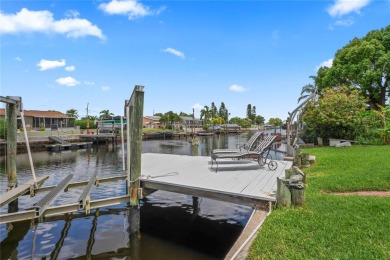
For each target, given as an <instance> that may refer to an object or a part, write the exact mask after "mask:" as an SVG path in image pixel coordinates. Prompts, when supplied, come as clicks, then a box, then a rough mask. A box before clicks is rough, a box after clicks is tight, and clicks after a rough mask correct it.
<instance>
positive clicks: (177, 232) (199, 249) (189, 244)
mask: <svg viewBox="0 0 390 260" xmlns="http://www.w3.org/2000/svg"><path fill="white" fill-rule="evenodd" d="M251 134H252V133H251V132H249V133H242V134H238V135H220V136H211V137H210V136H208V137H206V136H205V137H198V139H199V146H192V145H191V143H190V142H189V141H188V140H151V141H144V142H143V148H142V149H143V153H168V154H181V155H193V156H198V155H210V151H211V150H212V149H213V148H235V147H236V144H237V143H244V142H245V141H246V140H248V139H249V138H250V136H251ZM274 156H276V155H274ZM32 157H33V160H34V166H35V172H36V175H37V176H43V175H50V178H49V179H48V180H46V181H45V183H44V185H43V186H52V185H56V184H57V183H59V182H60V181H61V180H62V179H63V178H64V177H65V176H66V175H68V174H73V175H74V177H73V180H72V182H76V181H87V180H89V176H90V175H91V174H92V173H93V172H94V171H97V172H98V174H97V176H98V178H107V177H112V176H117V175H121V174H122V149H121V147H120V145H118V146H117V147H113V146H106V145H100V146H93V147H92V148H90V149H82V150H76V151H62V152H35V153H33V154H32ZM0 162H1V164H0V193H3V192H4V191H5V190H6V187H7V176H6V173H5V172H6V170H5V158H0ZM17 172H18V182H19V183H24V182H26V181H28V180H31V179H32V177H31V176H32V175H31V170H30V166H29V161H28V156H27V154H20V155H17ZM82 190H83V188H82V187H81V188H74V189H69V191H68V192H64V193H62V194H61V195H60V196H59V197H58V198H57V199H56V200H55V201H54V202H52V204H51V205H61V204H66V203H74V202H75V201H77V199H78V197H79V196H80V194H81V193H82ZM125 193H126V191H125V182H124V181H117V182H111V183H104V184H101V185H100V186H98V187H96V186H94V187H93V188H92V190H91V194H90V196H91V199H92V200H95V199H102V198H107V197H112V196H120V195H125ZM44 195H45V194H38V195H37V196H35V197H32V198H30V197H29V196H23V197H21V198H20V199H19V210H24V209H27V208H28V207H31V206H32V205H33V203H35V202H37V201H39V200H40V199H41V198H42V197H43V196H44ZM7 210H8V207H7V206H4V207H2V208H0V212H1V213H6V212H7ZM251 213H252V209H251V208H249V207H245V206H240V205H235V204H230V203H224V202H219V201H214V200H209V199H205V198H196V197H192V196H187V195H182V194H176V193H170V192H164V191H157V192H155V193H153V194H151V195H149V196H148V197H146V198H145V199H143V201H142V205H141V238H140V239H136V238H132V237H130V236H129V232H128V226H129V218H128V216H129V210H128V208H127V205H126V204H122V205H118V206H111V207H106V208H100V209H99V210H92V212H91V214H90V215H88V216H86V215H85V213H84V212H82V211H80V212H77V213H74V214H67V215H62V216H56V217H51V218H47V219H45V220H44V222H43V223H35V224H32V222H31V221H24V222H17V223H14V224H12V225H8V224H7V225H5V224H3V225H0V241H1V242H0V259H90V258H92V259H222V258H223V257H224V256H225V254H226V253H227V252H228V250H229V249H230V247H231V246H232V244H233V243H234V242H235V240H236V239H237V237H238V236H239V234H240V233H241V231H242V229H243V227H244V225H245V224H246V222H247V221H248V219H249V217H250V215H251Z"/></svg>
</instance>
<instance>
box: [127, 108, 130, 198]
mask: <svg viewBox="0 0 390 260" xmlns="http://www.w3.org/2000/svg"><path fill="white" fill-rule="evenodd" d="M126 119H127V120H126V126H127V127H126V128H127V133H126V137H127V169H126V171H127V181H128V182H127V186H128V187H130V180H131V179H130V104H127V106H126ZM129 193H130V189H129Z"/></svg>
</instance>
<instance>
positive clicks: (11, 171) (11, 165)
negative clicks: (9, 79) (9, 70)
mask: <svg viewBox="0 0 390 260" xmlns="http://www.w3.org/2000/svg"><path fill="white" fill-rule="evenodd" d="M0 98H1V101H2V102H5V103H6V104H7V114H6V116H7V152H6V153H7V161H6V168H7V176H8V188H7V189H8V190H12V189H13V188H15V187H17V186H18V176H17V173H16V153H17V138H18V136H17V118H16V116H17V114H16V113H17V111H18V109H20V107H21V98H20V97H9V96H7V97H0ZM16 211H18V199H16V200H14V201H12V202H11V203H9V204H8V212H9V213H11V212H16Z"/></svg>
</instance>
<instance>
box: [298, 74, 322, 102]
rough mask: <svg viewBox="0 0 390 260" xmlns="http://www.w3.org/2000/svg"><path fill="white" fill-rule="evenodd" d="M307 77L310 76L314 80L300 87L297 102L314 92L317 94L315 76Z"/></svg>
mask: <svg viewBox="0 0 390 260" xmlns="http://www.w3.org/2000/svg"><path fill="white" fill-rule="evenodd" d="M309 78H311V79H312V80H313V81H314V84H306V85H304V86H303V87H302V90H301V96H300V97H299V98H298V103H299V102H301V100H305V99H306V98H308V97H309V96H311V95H312V94H314V93H316V94H318V92H319V91H318V87H317V85H316V84H315V81H316V77H315V76H310V77H309Z"/></svg>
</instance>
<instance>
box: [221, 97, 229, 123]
mask: <svg viewBox="0 0 390 260" xmlns="http://www.w3.org/2000/svg"><path fill="white" fill-rule="evenodd" d="M219 117H222V118H223V120H225V122H228V121H229V120H228V119H229V111H228V110H227V108H226V107H225V103H223V102H221V106H220V107H219Z"/></svg>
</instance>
